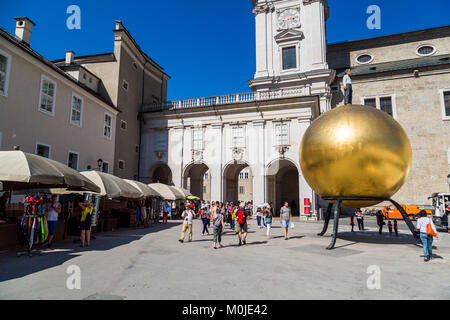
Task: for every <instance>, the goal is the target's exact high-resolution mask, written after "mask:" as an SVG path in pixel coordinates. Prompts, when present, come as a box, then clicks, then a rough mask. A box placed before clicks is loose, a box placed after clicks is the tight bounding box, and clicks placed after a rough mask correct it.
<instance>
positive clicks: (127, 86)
mask: <svg viewBox="0 0 450 320" xmlns="http://www.w3.org/2000/svg"><path fill="white" fill-rule="evenodd" d="M124 84H126V88H125V86H124ZM129 88H130V85H129V83H128V81H127V80H125V79H123V80H122V89H123V90H125V91H126V92H128V89H129Z"/></svg>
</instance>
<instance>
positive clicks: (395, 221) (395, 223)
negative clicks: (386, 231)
mask: <svg viewBox="0 0 450 320" xmlns="http://www.w3.org/2000/svg"><path fill="white" fill-rule="evenodd" d="M394 232H395V236H396V237H398V224H397V220H394Z"/></svg>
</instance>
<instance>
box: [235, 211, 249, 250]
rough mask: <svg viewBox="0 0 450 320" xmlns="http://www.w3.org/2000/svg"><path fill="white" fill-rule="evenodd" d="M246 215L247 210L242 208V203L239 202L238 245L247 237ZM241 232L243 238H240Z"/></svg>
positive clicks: (243, 242)
mask: <svg viewBox="0 0 450 320" xmlns="http://www.w3.org/2000/svg"><path fill="white" fill-rule="evenodd" d="M247 217H248V212H247V211H246V210H245V209H244V204H243V203H241V204H240V205H239V209H238V212H237V228H238V235H239V245H241V244H245V243H246V239H247V231H248V227H247ZM242 233H244V238H242Z"/></svg>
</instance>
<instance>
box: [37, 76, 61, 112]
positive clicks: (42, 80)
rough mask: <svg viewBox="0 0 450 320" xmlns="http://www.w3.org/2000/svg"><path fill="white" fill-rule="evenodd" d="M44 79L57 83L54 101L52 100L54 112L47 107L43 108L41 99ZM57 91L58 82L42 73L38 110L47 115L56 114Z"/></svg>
mask: <svg viewBox="0 0 450 320" xmlns="http://www.w3.org/2000/svg"><path fill="white" fill-rule="evenodd" d="M44 80H45V81H48V82H51V83H53V84H54V85H55V89H54V94H53V101H52V112H49V111H47V110H45V109H42V108H41V100H42V87H43V84H44ZM56 91H57V84H56V81H54V80H52V79H51V78H49V77H47V76H46V75H44V74H41V85H40V89H39V102H38V110H39V111H40V112H42V113H44V114H46V115H49V116H52V117H54V116H55V104H56Z"/></svg>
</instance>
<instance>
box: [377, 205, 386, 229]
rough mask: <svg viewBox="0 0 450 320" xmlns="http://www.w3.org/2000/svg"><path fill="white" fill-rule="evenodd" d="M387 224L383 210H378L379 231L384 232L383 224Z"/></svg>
mask: <svg viewBox="0 0 450 320" xmlns="http://www.w3.org/2000/svg"><path fill="white" fill-rule="evenodd" d="M385 224H386V222H384V215H383V213H382V212H381V210H378V211H377V225H378V228H379V230H378V233H379V234H381V233H382V232H383V226H384V225H385Z"/></svg>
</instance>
